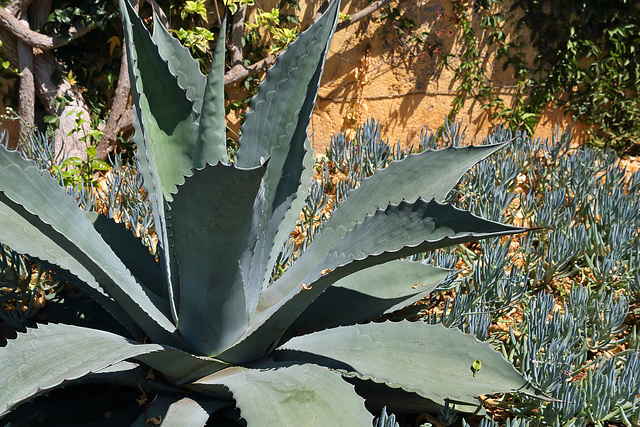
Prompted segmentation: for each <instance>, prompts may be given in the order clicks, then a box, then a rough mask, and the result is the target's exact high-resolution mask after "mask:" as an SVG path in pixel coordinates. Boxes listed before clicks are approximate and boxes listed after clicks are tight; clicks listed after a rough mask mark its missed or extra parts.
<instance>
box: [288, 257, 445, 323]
mask: <svg viewBox="0 0 640 427" xmlns="http://www.w3.org/2000/svg"><path fill="white" fill-rule="evenodd" d="M448 274H449V270H446V269H443V268H438V267H434V266H433V265H429V264H423V263H421V262H416V261H410V260H405V259H403V260H394V261H389V262H386V263H384V264H379V265H374V266H372V267H369V268H365V269H364V270H361V271H358V272H356V273H353V274H350V275H348V276H346V277H344V278H343V279H340V280H338V281H336V282H335V283H334V284H333V285H332V286H329V287H328V288H327V290H325V291H324V292H323V293H322V294H320V296H319V297H318V298H317V299H316V300H314V301H313V302H312V303H311V305H309V307H307V308H306V309H305V310H304V311H303V312H302V314H300V316H298V318H297V319H296V320H295V322H294V323H293V326H292V328H293V329H294V330H296V331H297V332H304V333H310V332H315V331H321V330H323V329H328V328H333V327H336V326H342V325H352V324H354V323H359V322H364V321H366V320H370V319H372V318H374V317H376V316H379V315H381V314H386V313H391V312H393V311H396V310H400V309H402V308H404V307H406V306H408V305H410V304H413V303H414V302H416V301H418V300H420V299H422V298H424V297H426V296H427V295H429V294H430V293H431V291H433V290H434V289H435V288H436V286H438V284H439V283H440V282H442V281H443V280H444V279H446V278H447V275H448ZM296 335H299V333H297V334H296Z"/></svg>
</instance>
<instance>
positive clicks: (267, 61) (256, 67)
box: [224, 0, 402, 86]
mask: <svg viewBox="0 0 640 427" xmlns="http://www.w3.org/2000/svg"><path fill="white" fill-rule="evenodd" d="M392 1H393V0H378V1H376V2H374V3H371V4H370V5H369V6H367V7H365V8H364V9H362V10H360V11H358V12H357V13H354V14H353V15H351V19H350V20H348V21H342V22H339V23H338V26H337V27H336V31H340V30H343V29H345V28H347V27H348V26H349V25H351V24H354V23H356V22H357V21H359V20H361V19H363V18H365V17H367V16H369V15H371V14H372V13H373V12H375V11H376V10H378V9H380V8H381V7H384V6H386V5H387V4H389V3H391V2H392ZM400 1H402V0H400ZM328 6H329V1H325V2H323V3H322V5H321V6H320V8H319V9H318V13H317V14H316V15H315V17H314V21H316V20H317V19H318V18H320V16H322V12H323V11H325V10H327V7H328ZM236 15H240V11H238V12H237V13H236V14H235V15H233V18H234V19H233V25H234V27H233V30H232V49H236V47H237V46H241V39H239V40H240V41H235V40H234V38H235V37H234V36H235V31H236V28H235V26H236ZM242 19H243V20H244V12H243V13H242ZM240 28H241V29H242V27H241V26H240ZM240 35H242V33H240ZM236 43H237V44H236ZM236 50H240V53H239V58H240V60H239V61H236V59H235V58H236V57H235V55H236V54H237V52H236ZM236 50H234V52H233V55H234V56H233V59H232V64H233V66H232V67H231V69H230V70H229V71H227V72H226V73H225V75H224V84H225V86H226V85H230V84H233V83H235V82H237V81H239V80H242V79H244V78H247V77H249V76H250V75H251V74H254V73H257V72H258V71H260V70H262V69H263V68H267V67H270V66H271V65H272V64H273V63H274V62H276V58H275V57H274V56H273V55H269V56H267V57H266V58H264V59H261V60H260V61H258V62H256V63H253V64H251V65H249V66H248V67H245V66H244V65H242V49H236Z"/></svg>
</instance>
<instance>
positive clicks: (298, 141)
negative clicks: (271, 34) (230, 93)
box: [237, 1, 339, 307]
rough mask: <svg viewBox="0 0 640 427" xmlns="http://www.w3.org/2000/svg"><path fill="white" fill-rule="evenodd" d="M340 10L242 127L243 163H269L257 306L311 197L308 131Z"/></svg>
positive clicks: (289, 55)
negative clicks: (308, 192) (307, 196)
mask: <svg viewBox="0 0 640 427" xmlns="http://www.w3.org/2000/svg"><path fill="white" fill-rule="evenodd" d="M338 6H339V2H338V1H334V2H332V4H331V5H330V6H329V9H328V10H327V11H326V12H325V14H324V15H323V16H322V17H321V18H320V19H319V20H318V21H317V22H315V23H314V25H313V26H312V27H311V28H309V29H308V30H307V31H305V32H304V33H302V34H301V35H300V36H299V37H298V39H296V41H295V42H293V43H292V44H291V45H290V46H289V47H288V48H287V50H286V52H284V53H283V54H282V55H280V56H279V57H278V60H277V61H276V63H275V65H274V66H273V67H272V68H271V69H270V70H269V71H268V72H267V76H266V78H265V80H264V81H263V82H262V83H261V84H260V88H259V91H258V94H257V95H256V97H255V98H254V99H253V100H252V101H251V108H250V109H249V111H248V112H247V114H246V121H245V123H244V125H243V126H242V137H241V138H240V141H239V143H240V149H239V150H238V159H237V164H238V165H239V166H242V167H254V166H256V165H259V164H261V163H262V162H264V161H265V160H266V159H269V164H268V166H267V172H266V174H265V177H264V182H265V206H264V214H263V218H262V222H263V224H264V226H263V229H262V231H261V233H260V235H259V236H258V240H257V242H256V249H255V252H256V253H255V256H254V259H253V261H252V266H251V272H250V287H251V288H250V289H249V290H248V291H249V292H250V299H251V301H252V303H253V305H254V307H255V306H256V305H257V303H258V298H259V294H260V291H261V290H262V288H263V286H264V285H265V284H266V282H267V281H268V279H269V277H270V273H271V269H272V268H273V265H274V262H275V257H276V256H277V255H278V252H279V251H280V249H281V248H282V244H283V243H284V241H285V240H286V239H287V238H288V233H289V232H290V231H291V228H293V226H294V225H295V221H296V220H297V219H299V215H300V209H301V208H302V206H293V207H292V204H293V202H294V200H296V199H297V200H298V201H299V200H300V198H302V200H303V201H304V196H303V195H302V194H301V195H300V196H299V195H298V194H299V188H300V186H301V181H307V182H302V185H303V187H304V190H305V193H304V194H306V190H307V189H308V185H309V179H310V178H311V175H312V174H313V171H312V170H311V167H312V165H313V156H312V153H311V150H310V147H305V141H307V127H308V125H309V120H310V117H311V112H312V109H313V105H314V103H315V98H316V94H317V92H318V87H319V84H320V77H321V75H322V70H323V66H324V61H325V57H326V54H327V50H328V48H329V44H330V41H331V37H332V35H333V31H334V28H335V23H336V20H337V17H338V10H339V9H338ZM303 172H304V173H303ZM283 220H284V221H283ZM280 229H282V230H281V231H280V232H279V230H280Z"/></svg>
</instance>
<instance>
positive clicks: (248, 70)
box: [224, 55, 276, 86]
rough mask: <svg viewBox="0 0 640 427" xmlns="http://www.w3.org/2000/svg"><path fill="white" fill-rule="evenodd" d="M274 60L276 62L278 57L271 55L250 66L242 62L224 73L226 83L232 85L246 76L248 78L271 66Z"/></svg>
mask: <svg viewBox="0 0 640 427" xmlns="http://www.w3.org/2000/svg"><path fill="white" fill-rule="evenodd" d="M274 62H276V57H275V56H273V55H269V56H267V57H266V58H264V59H261V60H260V61H258V62H255V63H253V64H251V65H249V66H248V67H245V66H243V65H242V64H240V65H238V66H236V67H233V68H231V69H230V70H229V71H227V72H226V73H225V74H224V85H225V86H226V85H230V84H232V83H235V82H237V81H240V80H242V79H244V78H247V77H249V76H250V75H252V74H254V73H257V72H258V71H260V70H262V69H263V68H267V67H270V66H271V65H272V64H273V63H274Z"/></svg>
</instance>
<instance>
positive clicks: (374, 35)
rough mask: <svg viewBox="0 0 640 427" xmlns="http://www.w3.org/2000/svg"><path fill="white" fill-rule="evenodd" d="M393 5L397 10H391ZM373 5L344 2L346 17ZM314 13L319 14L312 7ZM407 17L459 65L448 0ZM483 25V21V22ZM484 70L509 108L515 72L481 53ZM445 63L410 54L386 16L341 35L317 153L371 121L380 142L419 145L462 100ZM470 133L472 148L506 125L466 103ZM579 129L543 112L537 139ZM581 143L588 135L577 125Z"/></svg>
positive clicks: (426, 4) (432, 1)
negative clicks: (425, 132)
mask: <svg viewBox="0 0 640 427" xmlns="http://www.w3.org/2000/svg"><path fill="white" fill-rule="evenodd" d="M392 4H393V3H392ZM366 5H367V1H366V0H351V1H348V2H347V1H345V2H343V5H342V8H341V11H342V13H345V14H352V13H354V12H356V11H357V10H360V9H362V8H363V7H365V6H366ZM305 6H307V7H306V8H305V7H303V9H302V17H303V22H310V20H311V13H312V12H311V9H314V10H315V8H317V3H316V2H313V5H312V6H311V5H310V4H306V5H305ZM314 6H315V7H314ZM401 7H402V10H403V11H406V13H407V15H406V16H409V17H411V18H412V19H413V20H414V21H416V22H417V24H418V27H417V28H416V29H415V31H416V32H417V33H421V32H423V31H428V32H431V33H432V34H434V33H435V34H439V35H438V39H439V40H440V41H441V42H442V50H441V52H450V53H452V54H453V55H454V57H453V58H452V59H451V61H452V63H454V64H455V61H456V60H457V61H459V58H458V57H457V55H459V54H460V53H461V41H460V39H459V36H460V34H459V31H458V27H457V21H456V17H455V15H454V14H453V13H452V10H451V3H450V1H448V0H408V1H404V2H402V6H401ZM478 19H479V18H478ZM478 24H479V22H474V28H476V27H477V30H476V31H478V32H477V34H479V35H480V36H481V37H482V36H483V34H482V32H481V29H480V28H479V25H478ZM483 54H484V55H485V58H484V59H485V62H484V67H485V70H486V73H487V75H488V76H490V80H491V86H492V87H493V88H494V90H495V91H496V92H497V93H499V94H500V95H501V97H502V98H503V99H504V100H505V103H506V104H509V103H510V102H511V101H512V93H513V89H511V88H510V86H512V85H513V84H514V82H513V77H512V74H511V72H510V70H507V71H506V72H504V71H503V70H502V65H501V64H500V63H498V62H497V61H496V59H495V55H493V54H492V53H491V51H490V49H485V50H484V51H483ZM441 59H442V56H441V55H439V54H436V55H434V56H430V55H429V54H428V53H426V52H421V51H419V50H417V49H415V48H414V49H413V50H412V49H409V48H407V45H406V43H404V41H403V40H402V37H401V36H398V35H397V32H396V31H395V29H394V28H393V27H392V26H391V25H389V24H388V23H386V24H385V23H381V21H380V12H376V13H374V14H372V15H370V16H369V17H368V18H365V19H364V20H361V21H359V22H357V23H354V24H353V25H351V26H349V27H347V28H345V29H343V30H341V31H338V32H337V33H336V34H335V37H334V39H333V43H332V45H331V49H330V52H329V55H328V59H327V63H326V66H325V71H324V75H323V79H322V85H321V88H320V91H319V95H318V102H317V106H316V109H315V112H314V115H313V118H312V123H311V131H312V132H313V141H314V145H315V148H316V150H318V151H320V152H324V149H325V147H326V146H327V145H328V143H329V141H330V138H331V135H333V134H334V133H335V132H337V131H347V130H348V129H353V128H355V127H356V126H357V125H358V124H359V123H362V122H363V121H364V120H366V119H368V118H374V119H378V120H380V124H381V128H382V135H383V136H385V137H388V138H389V140H390V142H392V143H395V142H397V141H401V142H403V143H404V144H406V145H412V144H413V145H417V144H418V142H419V140H420V133H421V132H422V131H423V129H425V128H426V127H427V126H428V127H429V128H430V129H435V128H437V127H438V126H440V125H441V124H442V122H443V120H444V118H445V117H446V116H447V114H448V113H449V111H451V101H452V100H453V99H454V98H455V96H456V95H457V94H458V91H456V86H457V83H456V82H455V81H454V76H453V72H452V71H451V70H450V69H448V68H446V67H442V66H441V65H440V62H441ZM457 118H458V120H462V121H463V123H464V124H465V125H466V126H467V139H468V142H472V141H480V140H481V139H482V138H483V137H484V136H486V134H487V133H488V132H489V131H490V130H491V129H492V128H493V127H495V126H496V125H498V124H500V122H493V121H491V119H490V114H489V112H488V111H486V110H483V109H482V108H481V106H480V105H479V103H478V102H476V101H475V100H474V99H473V97H470V98H468V99H467V100H466V101H465V105H464V107H463V109H462V110H461V111H460V112H459V113H458V115H457ZM572 122H573V119H572V118H571V117H568V116H565V115H564V114H563V113H562V112H559V111H554V110H549V111H546V112H544V114H543V116H542V119H541V121H540V124H539V125H538V126H537V127H536V129H535V133H536V136H540V137H548V136H550V135H551V133H552V131H553V127H554V126H555V125H556V123H559V124H561V125H563V126H567V125H569V124H570V123H572ZM575 131H576V134H577V137H578V138H577V139H578V140H579V139H580V137H581V136H583V134H584V127H583V126H580V125H578V126H576V129H575Z"/></svg>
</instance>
